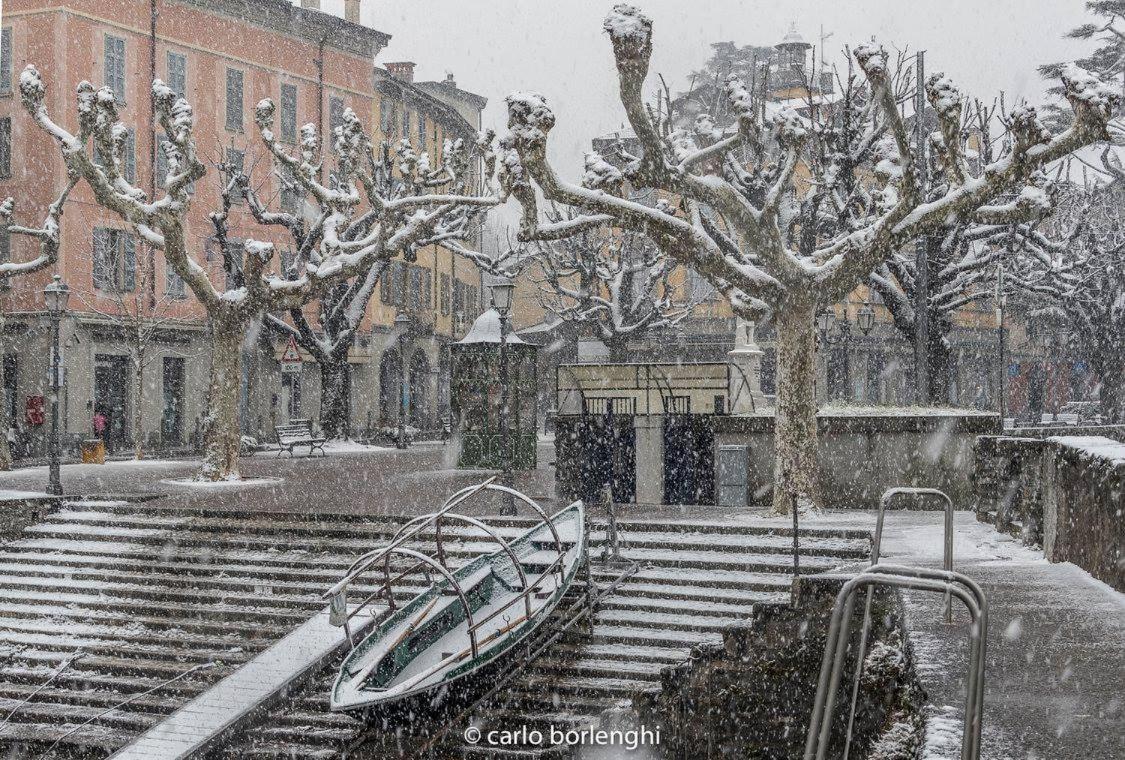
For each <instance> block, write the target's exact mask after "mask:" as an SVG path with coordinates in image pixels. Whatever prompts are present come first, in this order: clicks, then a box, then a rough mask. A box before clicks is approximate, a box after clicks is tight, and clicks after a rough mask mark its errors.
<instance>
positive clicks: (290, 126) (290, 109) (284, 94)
mask: <svg viewBox="0 0 1125 760" xmlns="http://www.w3.org/2000/svg"><path fill="white" fill-rule="evenodd" d="M281 139H282V140H284V141H286V142H297V85H294V84H283V85H281Z"/></svg>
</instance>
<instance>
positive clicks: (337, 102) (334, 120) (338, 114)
mask: <svg viewBox="0 0 1125 760" xmlns="http://www.w3.org/2000/svg"><path fill="white" fill-rule="evenodd" d="M343 123H344V99H343V98H336V97H329V98H328V130H329V131H330V132H333V133H335V131H336V127H339V126H342V125H343Z"/></svg>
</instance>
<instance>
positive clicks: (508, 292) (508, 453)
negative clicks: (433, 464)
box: [489, 278, 516, 515]
mask: <svg viewBox="0 0 1125 760" xmlns="http://www.w3.org/2000/svg"><path fill="white" fill-rule="evenodd" d="M489 289H490V290H491V295H492V308H493V309H495V310H496V313H497V314H498V315H499V317H500V463H501V468H502V470H501V472H502V475H501V484H502V485H504V486H505V487H507V488H511V487H512V442H511V437H512V436H511V431H510V430H509V428H510V427H511V421H510V419H509V418H510V416H511V408H510V407H511V404H510V401H509V397H510V395H511V391H510V389H509V387H508V386H509V381H508V330H509V324H508V315H509V314H510V313H511V310H512V293H513V291H514V290H515V289H516V286H515V283H513V282H512V281H511V280H510V279H508V278H503V279H500V280H497V281H495V282H493V283H492V284H491V285H490V286H489ZM500 514H502V515H514V514H516V502H515V499H513V498H512V495H511V494H504V501H503V503H502V505H501V507H500Z"/></svg>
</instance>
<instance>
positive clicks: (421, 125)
mask: <svg viewBox="0 0 1125 760" xmlns="http://www.w3.org/2000/svg"><path fill="white" fill-rule="evenodd" d="M425 149H426V117H425V116H423V115H422V114H418V150H425Z"/></svg>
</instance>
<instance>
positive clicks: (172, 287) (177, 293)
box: [164, 259, 184, 298]
mask: <svg viewBox="0 0 1125 760" xmlns="http://www.w3.org/2000/svg"><path fill="white" fill-rule="evenodd" d="M164 292H165V293H167V294H168V295H170V296H172V297H173V298H183V297H184V281H183V280H182V279H180V276H179V275H178V274H176V270H175V269H173V268H172V264H171V263H170V262H169V261H168V260H167V259H165V260H164Z"/></svg>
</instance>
